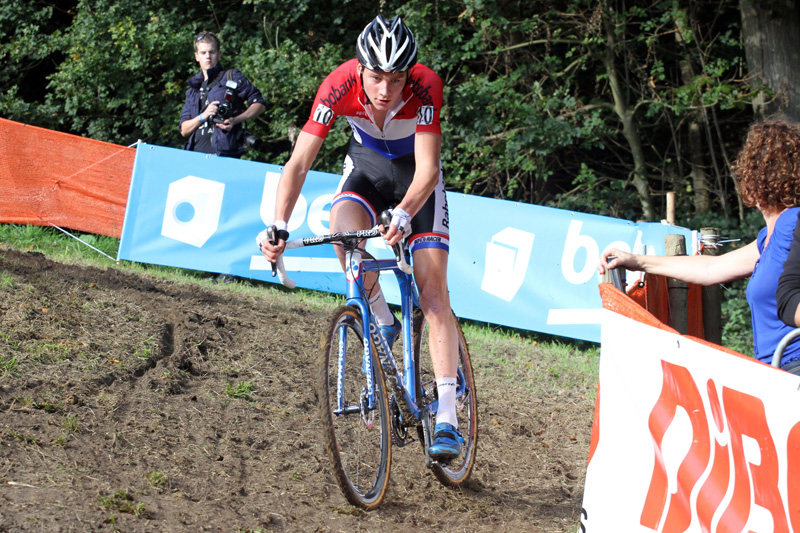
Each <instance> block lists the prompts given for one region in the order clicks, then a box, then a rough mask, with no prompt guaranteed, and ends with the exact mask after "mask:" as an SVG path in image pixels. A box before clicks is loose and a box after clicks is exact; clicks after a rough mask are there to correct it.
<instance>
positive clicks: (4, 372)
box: [0, 355, 19, 376]
mask: <svg viewBox="0 0 800 533" xmlns="http://www.w3.org/2000/svg"><path fill="white" fill-rule="evenodd" d="M17 374H19V361H18V360H17V357H16V356H14V357H9V356H7V355H0V376H16V375H17Z"/></svg>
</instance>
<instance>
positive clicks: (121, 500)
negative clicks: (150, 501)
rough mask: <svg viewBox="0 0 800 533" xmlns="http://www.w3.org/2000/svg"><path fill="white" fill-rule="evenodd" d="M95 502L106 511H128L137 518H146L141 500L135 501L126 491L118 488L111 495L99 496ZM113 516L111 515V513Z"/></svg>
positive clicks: (145, 511) (145, 510)
mask: <svg viewBox="0 0 800 533" xmlns="http://www.w3.org/2000/svg"><path fill="white" fill-rule="evenodd" d="M97 503H98V504H100V506H101V507H102V508H103V509H105V510H107V511H117V512H120V513H129V514H132V515H133V516H135V517H137V518H147V508H146V507H145V505H144V504H143V503H142V502H137V501H135V500H134V499H133V496H131V495H130V494H128V492H127V491H124V490H120V491H117V492H116V493H114V495H113V496H100V497H99V498H97ZM111 517H113V515H111Z"/></svg>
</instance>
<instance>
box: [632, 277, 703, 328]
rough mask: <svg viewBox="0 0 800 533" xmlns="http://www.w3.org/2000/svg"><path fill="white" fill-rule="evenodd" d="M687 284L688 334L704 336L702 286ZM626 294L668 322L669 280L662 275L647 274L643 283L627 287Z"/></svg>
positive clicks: (662, 320) (659, 318) (664, 321)
mask: <svg viewBox="0 0 800 533" xmlns="http://www.w3.org/2000/svg"><path fill="white" fill-rule="evenodd" d="M688 285H689V293H688V295H687V296H688V310H687V311H688V326H689V328H688V334H689V335H691V336H693V337H700V338H705V328H704V327H703V287H702V286H700V285H695V284H692V283H690V284H688ZM628 296H630V297H631V299H632V300H633V301H634V302H636V303H638V304H639V305H641V306H642V307H643V308H645V309H646V310H647V311H649V312H651V313H652V314H653V315H655V317H656V318H658V320H660V321H661V322H663V323H665V324H669V323H670V317H669V282H668V281H667V278H665V277H664V276H655V275H653V274H647V275H646V276H645V278H644V282H643V283H638V284H634V286H633V287H632V288H630V289H628Z"/></svg>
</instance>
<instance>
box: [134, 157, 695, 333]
mask: <svg viewBox="0 0 800 533" xmlns="http://www.w3.org/2000/svg"><path fill="white" fill-rule="evenodd" d="M280 173H281V167H279V166H276V165H269V164H264V163H256V162H252V161H242V160H238V159H230V158H223V157H217V156H214V155H207V154H201V153H196V152H188V151H184V150H176V149H172V148H164V147H160V146H154V145H148V144H140V145H139V147H138V149H137V153H136V160H135V163H134V170H133V177H132V180H131V188H130V194H129V198H128V206H127V210H126V212H125V221H124V224H123V229H122V239H121V242H120V249H119V258H120V259H124V260H130V261H140V262H144V263H153V264H160V265H167V266H174V267H179V268H190V269H194V270H205V271H209V272H219V273H224V274H231V275H234V276H239V277H244V278H252V279H258V280H262V281H267V282H273V283H277V278H273V277H272V275H271V274H272V270H271V266H270V265H269V264H268V263H267V261H266V260H265V259H264V257H263V256H262V255H261V254H260V253H259V251H258V248H257V246H256V243H255V236H256V235H257V234H258V233H259V232H260V231H261V230H263V229H264V227H265V226H266V225H268V224H271V223H272V217H273V213H274V211H275V192H276V190H277V186H278V181H279V179H280ZM340 179H341V176H339V175H337V174H327V173H322V172H309V174H308V177H307V179H306V182H305V185H304V186H303V189H302V192H301V195H300V198H299V199H298V201H297V204H296V206H295V209H294V212H293V214H292V217H291V219H290V220H289V221H288V229H289V232H290V233H291V237H292V238H295V237H312V236H315V235H323V234H325V233H328V232H329V231H330V204H331V201H332V199H333V194H334V192H335V190H336V187H337V185H338V183H339V181H340ZM448 206H449V209H450V212H449V222H450V224H449V225H450V261H449V272H448V276H449V286H450V296H451V303H452V305H453V309H454V311H455V312H456V314H457V315H458V316H460V317H463V318H468V319H473V320H480V321H483V322H491V323H494V324H501V325H505V326H511V327H515V328H521V329H527V330H532V331H541V332H545V333H552V334H556V335H562V336H566V337H572V338H577V339H584V340H592V341H599V339H600V327H599V316H600V315H599V312H600V308H601V301H600V296H599V293H598V290H597V284H598V281H599V280H598V277H597V269H596V265H597V258H598V256H599V254H600V253H601V252H602V251H603V250H604V249H606V248H607V247H609V246H616V247H621V248H623V249H628V250H631V249H634V248H640V247H642V246H643V247H645V248H646V249H647V251H648V253H655V254H663V253H664V237H665V236H666V235H667V234H669V233H681V234H684V235H686V236H687V237H688V238H691V235H692V234H691V232H689V231H688V230H686V229H683V228H677V227H674V226H668V225H664V224H643V223H634V222H630V221H626V220H619V219H613V218H608V217H601V216H597V215H588V214H583V213H576V212H572V211H563V210H559V209H553V208H548V207H541V206H536V205H530V204H520V203H515V202H508V201H504V200H495V199H489V198H480V197H477V196H471V195H466V194H454V193H449V194H448ZM475 220H480V221H481V222H480V223H479V224H476V223H475ZM367 250H368V251H369V252H370V253H372V254H373V255H376V256H378V257H386V258H389V257H392V252H391V250H389V249H388V248H387V247H386V246H385V245H384V243H383V241H381V240H380V239H372V240H371V241H370V242H369V243H368V244H367ZM284 260H285V264H286V268H287V271H288V273H289V275H290V277H292V278H293V279H294V280H295V281H296V282H297V285H298V286H300V287H304V288H310V289H315V290H322V291H327V292H335V293H342V292H343V290H344V285H345V281H344V273H343V272H342V270H341V266H340V264H339V261H338V259H337V258H336V255H335V253H334V251H333V249H332V247H331V246H326V245H323V246H311V247H304V248H300V249H297V250H292V251H289V252H287V254H286V255H285V257H284ZM383 287H384V292H385V294H386V297H387V299H388V300H389V301H390V302H392V303H397V302H399V292H398V290H397V287H396V286H395V284H394V283H393V282H392V281H391V280H387V282H386V283H384V284H383Z"/></svg>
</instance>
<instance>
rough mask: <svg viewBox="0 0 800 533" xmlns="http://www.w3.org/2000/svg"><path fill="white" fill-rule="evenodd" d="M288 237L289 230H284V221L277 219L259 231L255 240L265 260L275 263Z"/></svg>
mask: <svg viewBox="0 0 800 533" xmlns="http://www.w3.org/2000/svg"><path fill="white" fill-rule="evenodd" d="M288 238H289V232H288V231H286V223H285V222H281V221H278V222H276V223H275V224H274V225H272V226H270V227H268V228H267V229H265V230H263V231H262V232H261V233H259V234H258V236H257V237H256V242H257V243H258V248H259V249H260V250H261V253H262V254H263V255H264V257H265V258H266V260H267V261H269V262H270V263H275V261H277V260H278V257H280V255H281V254H282V253H283V249H284V247H285V245H286V240H287V239H288Z"/></svg>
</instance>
